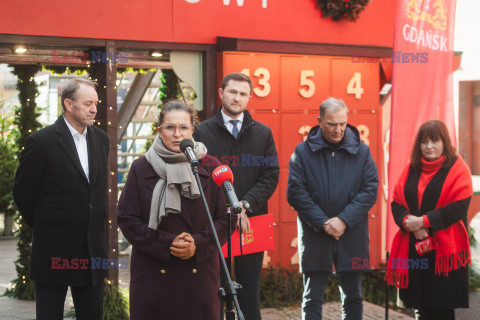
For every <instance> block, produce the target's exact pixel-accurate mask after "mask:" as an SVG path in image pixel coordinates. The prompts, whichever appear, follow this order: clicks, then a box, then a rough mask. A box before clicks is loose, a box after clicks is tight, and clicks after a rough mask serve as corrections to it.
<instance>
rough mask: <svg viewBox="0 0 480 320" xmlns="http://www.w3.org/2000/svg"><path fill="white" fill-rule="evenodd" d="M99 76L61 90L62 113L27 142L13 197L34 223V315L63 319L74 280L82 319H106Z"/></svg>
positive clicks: (104, 151) (105, 145)
mask: <svg viewBox="0 0 480 320" xmlns="http://www.w3.org/2000/svg"><path fill="white" fill-rule="evenodd" d="M95 89H96V83H94V82H92V81H89V80H86V79H83V78H76V79H73V80H70V81H69V82H67V83H66V84H65V86H64V88H63V90H62V95H61V99H62V108H63V115H61V116H60V117H59V118H58V119H57V120H56V121H55V123H54V124H52V125H50V126H48V127H46V128H44V129H41V130H39V131H37V132H34V133H32V134H31V135H30V136H28V138H27V140H26V141H25V146H24V149H23V150H22V153H21V155H20V164H19V166H18V169H17V173H16V175H15V184H14V188H13V197H14V200H15V203H16V204H17V207H18V209H19V210H20V214H21V215H22V217H23V218H24V220H25V222H26V223H27V224H28V225H29V226H30V227H32V228H33V241H32V254H31V267H30V274H31V277H32V279H33V280H35V282H36V311H37V320H42V319H50V320H51V319H63V312H64V310H63V309H64V307H63V306H64V303H65V296H66V293H67V289H68V287H69V286H70V287H71V292H72V297H73V302H74V305H75V312H76V317H77V319H85V320H86V319H89V320H92V319H99V320H100V319H101V318H102V305H103V288H104V277H105V270H102V268H101V267H102V266H101V264H100V267H98V263H97V264H96V265H97V267H92V259H95V260H96V261H97V262H98V261H101V260H102V259H106V258H107V242H106V232H105V218H106V214H107V202H106V199H107V157H108V149H109V141H108V137H107V134H106V133H105V132H104V131H102V130H101V129H99V128H97V127H94V126H93V123H94V119H95V115H96V113H97V105H98V96H97V92H96V90H95Z"/></svg>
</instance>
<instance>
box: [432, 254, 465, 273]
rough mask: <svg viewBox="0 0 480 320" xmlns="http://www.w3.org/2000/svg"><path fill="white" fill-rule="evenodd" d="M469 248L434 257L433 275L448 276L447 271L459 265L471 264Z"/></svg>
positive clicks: (457, 267) (455, 268)
mask: <svg viewBox="0 0 480 320" xmlns="http://www.w3.org/2000/svg"><path fill="white" fill-rule="evenodd" d="M471 263H472V261H471V257H470V250H464V251H462V252H456V253H452V254H449V255H446V256H443V257H436V259H435V275H443V276H444V277H448V276H449V273H450V272H451V271H453V270H457V269H459V268H460V267H466V266H467V264H471Z"/></svg>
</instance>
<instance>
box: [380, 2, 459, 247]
mask: <svg viewBox="0 0 480 320" xmlns="http://www.w3.org/2000/svg"><path fill="white" fill-rule="evenodd" d="M455 3H456V1H455V0H397V10H396V23H395V40H394V50H393V56H392V63H393V77H392V116H391V117H392V118H391V127H390V129H391V131H390V153H389V158H390V163H389V174H388V175H389V176H388V186H389V188H388V189H389V206H388V215H387V243H386V244H387V250H388V251H389V250H390V245H391V241H392V239H393V236H394V235H395V232H396V230H397V226H396V225H395V222H394V221H393V217H392V215H391V212H390V202H391V199H392V194H393V188H394V186H395V183H396V181H397V179H398V177H399V176H400V174H401V172H402V170H403V168H404V167H405V166H406V165H407V163H408V162H409V158H410V154H411V150H412V146H413V142H414V139H415V135H416V133H417V131H418V129H419V127H420V126H421V125H422V124H423V123H424V122H425V121H428V120H432V119H439V120H442V121H444V122H445V123H446V124H447V127H448V128H449V131H450V135H451V137H452V140H453V141H454V143H455V140H456V139H455V123H454V112H453V98H452V90H453V84H452V70H453V66H452V64H453V29H454V18H455Z"/></svg>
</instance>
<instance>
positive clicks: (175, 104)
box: [157, 100, 198, 128]
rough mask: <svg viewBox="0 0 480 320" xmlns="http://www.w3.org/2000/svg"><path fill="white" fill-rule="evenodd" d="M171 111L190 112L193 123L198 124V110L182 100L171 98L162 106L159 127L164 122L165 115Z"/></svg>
mask: <svg viewBox="0 0 480 320" xmlns="http://www.w3.org/2000/svg"><path fill="white" fill-rule="evenodd" d="M170 111H184V112H186V113H188V114H190V123H191V124H192V125H196V124H197V123H198V115H197V110H195V109H194V108H192V107H189V106H187V105H185V104H183V103H182V102H180V101H177V100H171V101H168V102H167V103H165V104H164V105H163V106H162V110H161V111H160V115H159V116H158V124H157V128H158V127H160V126H161V125H162V124H163V119H164V118H165V115H166V114H167V113H168V112H170Z"/></svg>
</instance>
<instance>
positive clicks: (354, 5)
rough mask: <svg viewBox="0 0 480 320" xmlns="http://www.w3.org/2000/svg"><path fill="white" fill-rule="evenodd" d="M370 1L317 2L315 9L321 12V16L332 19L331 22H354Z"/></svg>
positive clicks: (323, 0)
mask: <svg viewBox="0 0 480 320" xmlns="http://www.w3.org/2000/svg"><path fill="white" fill-rule="evenodd" d="M369 2H370V0H317V8H319V9H320V10H322V16H323V17H325V18H332V20H333V21H340V20H341V19H347V20H348V21H352V22H355V21H356V20H357V19H358V17H359V15H360V12H362V11H363V10H365V7H366V6H367V4H368V3H369Z"/></svg>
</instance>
